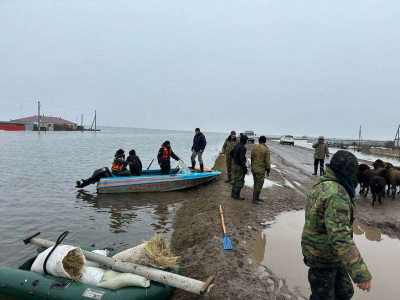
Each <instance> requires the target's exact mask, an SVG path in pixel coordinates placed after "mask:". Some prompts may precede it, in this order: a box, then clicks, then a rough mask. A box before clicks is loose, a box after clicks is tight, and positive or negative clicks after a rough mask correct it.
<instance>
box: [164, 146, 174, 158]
mask: <svg viewBox="0 0 400 300" xmlns="http://www.w3.org/2000/svg"><path fill="white" fill-rule="evenodd" d="M162 147H163V149H164V150H163V153H162V155H161V159H170V158H171V152H172V149H171V148H169V150H168V148H167V147H165V146H162Z"/></svg>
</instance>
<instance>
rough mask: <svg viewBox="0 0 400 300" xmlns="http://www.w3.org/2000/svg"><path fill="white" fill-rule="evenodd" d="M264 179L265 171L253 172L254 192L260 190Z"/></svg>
mask: <svg viewBox="0 0 400 300" xmlns="http://www.w3.org/2000/svg"><path fill="white" fill-rule="evenodd" d="M264 180H265V173H254V172H253V181H254V187H253V190H254V191H255V192H260V191H261V189H262V187H263V185H264Z"/></svg>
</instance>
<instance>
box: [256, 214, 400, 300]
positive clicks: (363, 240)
mask: <svg viewBox="0 0 400 300" xmlns="http://www.w3.org/2000/svg"><path fill="white" fill-rule="evenodd" d="M303 225H304V211H296V212H285V213H282V214H280V215H279V216H278V217H277V218H276V222H275V223H274V224H272V225H271V227H270V228H267V229H264V230H263V232H262V238H261V240H260V241H259V242H257V243H256V244H255V246H256V249H255V250H254V252H253V253H252V254H251V259H252V260H253V261H256V262H258V263H261V264H262V265H265V266H267V267H268V268H269V269H270V270H272V271H273V272H274V273H275V274H276V275H277V276H279V277H282V278H286V282H287V284H288V286H289V288H290V289H292V290H296V291H297V292H299V293H300V294H301V295H303V296H304V297H307V298H308V297H309V296H310V288H309V283H308V280H307V272H308V268H307V267H306V266H305V265H304V263H303V255H302V253H301V244H300V242H301V233H302V231H303ZM354 240H355V242H356V244H357V247H358V249H359V250H360V252H361V254H362V256H363V258H364V260H365V262H366V263H367V265H368V268H369V270H370V271H371V273H372V277H373V279H372V289H371V292H369V293H366V292H363V291H361V290H359V289H358V288H357V287H356V286H354V290H355V294H354V297H353V298H352V299H356V300H361V299H362V300H375V299H385V300H395V299H399V298H400V285H399V284H398V280H399V278H400V258H399V249H400V240H398V239H392V238H390V237H388V236H386V235H384V234H382V233H381V232H380V231H378V230H375V229H372V228H369V227H368V226H366V225H364V224H362V223H360V222H357V221H356V222H355V223H354Z"/></svg>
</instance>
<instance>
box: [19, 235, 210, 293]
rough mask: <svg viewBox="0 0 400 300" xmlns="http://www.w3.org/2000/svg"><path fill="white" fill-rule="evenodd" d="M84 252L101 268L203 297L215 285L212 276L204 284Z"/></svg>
mask: <svg viewBox="0 0 400 300" xmlns="http://www.w3.org/2000/svg"><path fill="white" fill-rule="evenodd" d="M24 242H25V244H27V243H31V244H35V245H38V246H42V247H45V248H50V247H53V246H54V245H55V244H56V243H55V242H52V241H49V240H45V239H41V238H37V237H32V238H28V239H25V240H24ZM82 252H83V254H84V255H85V257H86V259H87V260H90V261H94V262H97V263H98V264H100V265H101V266H104V267H107V268H111V269H113V270H114V271H119V272H123V273H132V274H136V275H140V276H143V277H146V278H147V279H150V280H153V281H156V282H160V283H163V284H167V285H170V286H173V287H176V288H178V289H182V290H185V291H188V292H191V293H194V294H198V295H203V294H205V293H208V292H209V291H210V289H211V288H212V287H213V285H212V284H211V282H212V280H213V277H212V276H210V278H209V279H208V280H207V281H206V282H202V281H200V280H196V279H192V278H189V277H185V276H182V275H177V274H174V273H170V272H166V271H163V270H159V269H155V268H150V267H145V266H141V265H138V264H134V263H128V262H123V261H120V260H117V259H113V258H112V257H107V256H103V255H100V254H96V253H93V252H89V251H85V250H82Z"/></svg>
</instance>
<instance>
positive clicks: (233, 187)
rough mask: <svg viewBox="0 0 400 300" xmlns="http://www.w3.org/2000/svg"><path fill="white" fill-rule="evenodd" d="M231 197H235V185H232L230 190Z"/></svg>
mask: <svg viewBox="0 0 400 300" xmlns="http://www.w3.org/2000/svg"><path fill="white" fill-rule="evenodd" d="M231 197H232V198H234V197H235V186H234V185H233V186H232V192H231Z"/></svg>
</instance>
